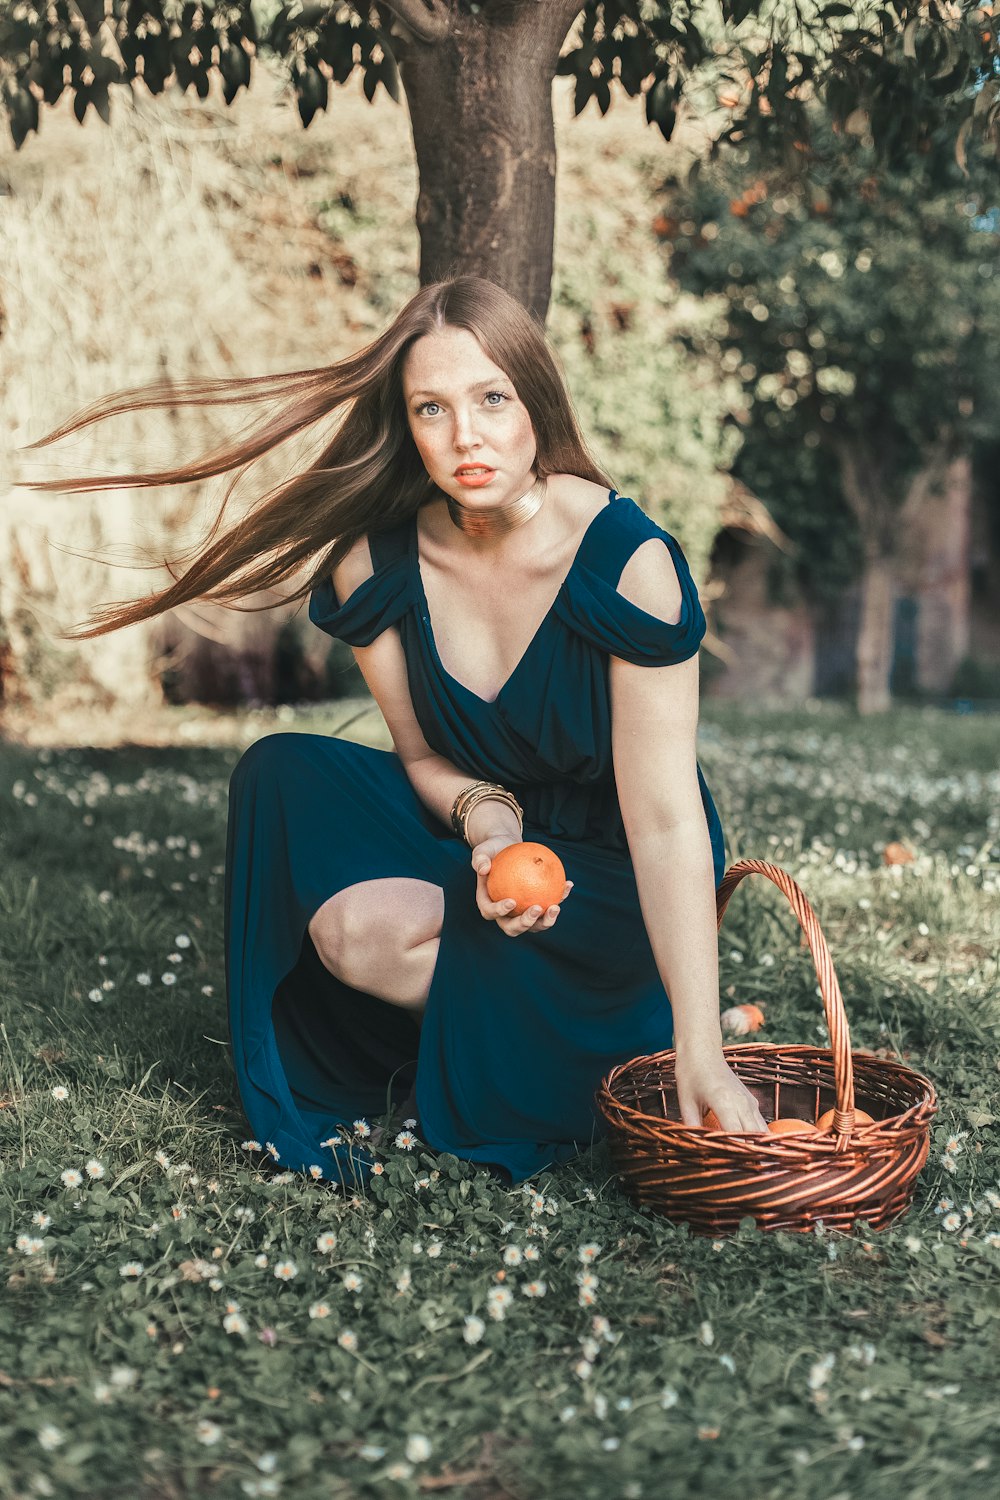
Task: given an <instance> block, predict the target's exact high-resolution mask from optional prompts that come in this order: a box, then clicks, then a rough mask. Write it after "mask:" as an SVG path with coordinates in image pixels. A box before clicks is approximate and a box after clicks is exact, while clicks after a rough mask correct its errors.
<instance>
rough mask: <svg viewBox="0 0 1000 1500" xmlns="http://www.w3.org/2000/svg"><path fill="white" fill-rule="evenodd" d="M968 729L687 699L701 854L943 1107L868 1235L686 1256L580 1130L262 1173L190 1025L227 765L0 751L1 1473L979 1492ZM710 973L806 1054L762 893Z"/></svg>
mask: <svg viewBox="0 0 1000 1500" xmlns="http://www.w3.org/2000/svg"><path fill="white" fill-rule="evenodd" d="M343 718H344V706H343V705H337V707H336V713H335V714H331V715H330V717H329V719H328V721H327V722H326V723H325V724H324V721H323V718H322V715H321V714H320V713H319V712H318V711H316V710H312V711H310V712H309V713H308V714H303V715H301V716H295V718H294V719H293V720H292V722H291V723H289V717H288V711H287V710H286V711H285V714H284V716H283V718H282V719H281V720H280V721H279V722H280V727H282V728H288V727H292V728H295V727H302V728H306V729H309V730H311V731H319V732H330V730H331V729H332V728H334V727H335V724H336V722H338V721H342V720H343ZM255 724H256V725H257V727H258V732H266V731H267V729H268V728H269V727H277V722H276V723H275V724H274V725H269V723H268V722H267V719H266V715H265V716H264V717H263V718H261V717H260V716H258V718H257V719H256V720H255ZM996 739H997V721H996V719H995V718H989V717H985V716H983V717H980V716H976V715H970V716H967V717H964V718H962V717H956V716H952V715H948V714H945V713H941V712H936V711H920V710H901V711H900V712H898V713H894V714H893V715H892V716H891V717H888V718H885V719H881V720H874V721H873V720H868V721H860V720H858V719H857V718H856V717H855V716H854V715H853V714H852V713H851V712H850V711H848V710H845V709H842V708H840V707H839V706H835V705H829V704H816V705H812V706H811V709H810V711H798V712H789V713H781V714H778V713H763V712H761V713H747V712H745V711H741V710H740V709H739V708H738V707H736V706H732V705H724V704H710V705H707V706H706V707H705V709H704V710H703V715H702V726H701V741H700V752H699V753H700V758H701V763H702V766H703V769H704V770H705V774H706V777H707V779H708V781H709V784H710V786H711V787H712V789H713V792H714V794H715V796H716V799H717V801H718V803H719V805H720V811H721V812H722V815H723V821H724V824H725V826H726V830H727V834H728V836H729V840H730V856H731V858H732V859H735V858H738V857H741V856H744V855H747V854H755V855H759V856H761V857H764V858H768V859H771V860H773V861H774V862H775V863H777V864H779V865H782V866H783V867H784V868H785V869H787V870H788V871H789V872H790V873H791V874H792V875H793V876H794V877H795V878H796V879H797V880H798V881H799V882H800V884H801V885H802V887H803V889H804V890H805V892H806V894H807V896H808V897H809V899H810V901H811V903H812V904H813V906H814V907H815V909H816V911H817V914H818V915H819V917H820V920H821V922H822V924H823V930H824V932H825V933H826V936H827V938H828V941H829V943H830V946H831V950H832V953H833V957H834V961H835V963H836V965H837V972H838V975H839V977H840V980H841V984H842V987H843V991H844V996H845V1001H846V1004H847V1008H848V1014H849V1018H850V1022H851V1028H852V1041H853V1044H854V1046H855V1047H867V1048H872V1049H874V1048H879V1047H885V1048H889V1049H891V1051H893V1052H895V1053H898V1054H900V1055H901V1056H902V1057H903V1058H904V1059H906V1060H907V1062H908V1063H909V1064H910V1065H911V1066H912V1067H915V1068H916V1069H918V1070H919V1071H920V1072H923V1073H926V1074H927V1075H928V1076H929V1077H930V1078H931V1079H932V1080H933V1081H934V1084H935V1086H936V1088H937V1091H938V1096H939V1101H940V1111H939V1114H938V1116H937V1118H936V1120H935V1122H934V1125H933V1126H932V1141H931V1155H930V1158H929V1161H928V1164H927V1166H926V1167H925V1169H924V1171H923V1172H922V1174H921V1176H920V1178H919V1180H918V1183H917V1189H916V1195H915V1199H914V1203H913V1206H912V1209H911V1211H910V1212H909V1213H908V1214H907V1215H906V1216H905V1218H903V1219H902V1220H901V1221H899V1222H898V1223H897V1224H896V1225H894V1226H892V1227H891V1228H889V1229H888V1230H886V1231H883V1232H881V1233H877V1234H876V1233H874V1232H872V1231H871V1230H869V1229H868V1228H867V1227H866V1226H860V1227H859V1229H858V1231H857V1232H856V1233H855V1234H853V1235H850V1236H843V1235H832V1234H829V1233H827V1234H823V1235H808V1236H800V1235H793V1234H784V1233H777V1234H764V1233H761V1232H759V1231H757V1230H756V1228H754V1227H753V1226H752V1225H750V1224H745V1225H744V1227H743V1229H741V1230H740V1232H739V1233H738V1234H737V1235H735V1236H733V1237H731V1238H728V1239H725V1240H716V1241H713V1240H711V1239H702V1238H698V1237H696V1236H692V1235H691V1234H689V1232H688V1231H687V1230H686V1228H685V1226H684V1225H682V1224H673V1223H669V1222H667V1221H665V1220H663V1219H661V1218H658V1217H656V1216H653V1215H650V1214H647V1213H642V1212H639V1211H637V1210H636V1209H634V1208H633V1207H632V1206H631V1205H630V1204H629V1203H628V1202H627V1201H626V1200H625V1199H624V1198H623V1196H622V1194H621V1192H620V1190H619V1189H618V1188H617V1186H616V1183H615V1180H614V1178H613V1174H612V1173H611V1170H610V1165H609V1161H608V1158H607V1155H606V1148H605V1147H604V1146H603V1145H599V1146H598V1147H596V1148H595V1150H594V1151H593V1152H591V1153H589V1154H588V1155H586V1156H585V1157H581V1158H580V1159H579V1160H578V1161H576V1162H574V1163H572V1164H571V1165H570V1166H568V1167H564V1168H561V1169H559V1170H558V1171H556V1172H551V1173H545V1174H543V1175H542V1176H541V1177H540V1178H539V1179H538V1180H537V1181H535V1182H532V1183H531V1184H527V1185H524V1187H523V1188H515V1189H513V1190H511V1191H505V1190H504V1189H503V1188H502V1187H501V1186H500V1185H499V1184H497V1183H496V1182H494V1181H493V1180H492V1179H491V1178H489V1177H488V1176H486V1175H485V1174H481V1173H479V1172H477V1171H476V1170H474V1169H473V1168H472V1167H470V1166H467V1165H466V1164H465V1163H463V1162H460V1161H457V1160H455V1159H454V1158H451V1157H447V1156H441V1157H435V1156H434V1155H433V1154H432V1153H430V1152H428V1151H426V1150H425V1149H424V1148H423V1147H422V1145H421V1143H420V1142H419V1141H418V1142H416V1144H415V1145H414V1146H413V1148H412V1149H410V1150H406V1149H404V1148H402V1147H397V1146H395V1144H392V1145H390V1146H389V1147H388V1149H387V1150H386V1151H385V1152H384V1153H383V1157H384V1171H383V1173H382V1175H381V1176H379V1177H376V1178H374V1179H373V1182H372V1185H371V1188H370V1190H369V1191H368V1192H367V1193H366V1194H365V1195H364V1196H354V1197H349V1196H348V1195H346V1194H344V1193H343V1192H337V1191H335V1190H332V1189H331V1188H329V1187H322V1186H317V1185H315V1184H312V1183H310V1182H306V1181H303V1180H300V1179H299V1178H297V1177H291V1178H288V1177H286V1176H284V1175H283V1174H278V1175H277V1176H275V1175H271V1176H267V1175H262V1173H261V1172H260V1171H259V1170H258V1169H257V1166H256V1165H255V1162H256V1160H257V1158H255V1157H254V1156H253V1155H252V1154H251V1153H249V1152H248V1151H246V1150H245V1149H243V1147H242V1145H241V1142H242V1141H243V1139H244V1130H245V1126H244V1124H243V1121H242V1117H241V1115H240V1111H239V1105H238V1100H237V1097H236V1094H235V1090H234V1086H233V1079H232V1073H231V1069H230V1065H229V1055H228V1049H227V1042H226V1023H225V1018H224V980H223V929H222V892H223V882H222V875H223V857H224V848H225V842H224V840H225V816H226V790H227V781H228V776H229V773H230V771H231V769H232V767H233V765H234V764H235V761H236V759H237V757H238V754H239V749H238V747H237V746H236V745H234V744H232V743H230V744H229V745H227V746H226V747H224V748H211V747H208V746H196V747H188V748H155V749H149V748H141V747H135V746H132V747H126V748H122V749H111V748H108V749H92V748H88V747H80V748H73V749H54V748H49V749H46V748H38V747H30V746H23V745H21V746H17V745H6V746H0V789H2V793H0V794H2V797H3V814H2V822H0V827H2V829H3V834H2V843H0V852H2V855H3V858H2V862H0V917H2V924H3V925H2V941H0V979H2V992H0V993H2V1000H0V1019H2V1025H3V1029H2V1032H0V1103H2V1105H3V1108H0V1152H2V1174H0V1219H2V1223H3V1229H4V1231H5V1234H6V1238H5V1239H2V1240H0V1244H3V1246H4V1248H5V1251H6V1261H7V1277H6V1284H5V1286H4V1288H3V1292H2V1294H0V1351H2V1352H0V1494H3V1495H4V1496H8V1495H9V1496H11V1497H21V1496H23V1497H29V1496H30V1497H34V1496H36V1495H56V1496H63V1495H66V1496H88V1497H89V1496H93V1497H97V1496H100V1497H101V1500H117V1497H122V1500H125V1497H128V1500H132V1497H141V1500H173V1497H181V1496H212V1497H229V1496H233V1497H240V1496H243V1495H251V1496H252V1495H273V1494H282V1495H286V1496H288V1495H294V1496H295V1497H296V1500H313V1497H316V1500H319V1497H324V1500H327V1497H331V1500H341V1497H353V1496H363V1497H368V1496H379V1497H381V1496H400V1497H406V1496H416V1495H421V1494H426V1493H431V1494H443V1495H447V1496H449V1497H455V1500H499V1497H506V1496H511V1497H518V1500H529V1497H530V1500H563V1497H566V1500H569V1497H573V1500H577V1497H580V1500H591V1497H592V1500H608V1497H612V1500H631V1497H648V1496H654V1495H655V1496H659V1495H662V1494H664V1493H666V1492H669V1493H670V1494H671V1495H676V1496H678V1497H685V1500H686V1497H689V1496H690V1497H696V1496H710V1495H711V1496H718V1495H731V1494H734V1493H739V1494H741V1495H743V1496H746V1497H748V1500H764V1497H768V1500H770V1497H786V1496H787V1497H793V1496H794V1497H795V1500H900V1497H904V1496H905V1497H907V1500H932V1497H934V1500H936V1497H942V1500H944V1497H951V1496H953V1495H956V1494H961V1495H962V1496H963V1497H967V1500H968V1497H973V1500H975V1497H979V1496H982V1497H986V1496H993V1495H995V1494H996V1491H997V1487H998V1482H1000V1479H998V1474H997V1467H998V1455H997V1447H996V1410H997V1400H998V1394H1000V1393H998V1390H997V1378H996V1367H997V1332H998V1311H1000V1309H998V1303H997V1298H996V1285H997V1271H998V1263H1000V1140H998V1134H997V1129H996V1125H997V1118H998V1117H1000V1079H998V1069H997V1062H996V1058H997V1039H998V1030H1000V1004H998V998H997V994H998V992H997V963H998V946H1000V945H998V918H997V888H998V876H1000V818H998V813H997V808H998V806H1000V796H998V791H1000V778H998V775H997V772H996V769H995V767H996ZM894 840H899V841H903V842H904V843H906V844H907V845H908V846H909V847H910V849H911V850H912V851H913V853H914V854H915V859H914V861H913V862H912V863H910V864H907V865H904V866H896V867H894V868H888V867H886V866H885V865H884V864H883V862H882V859H881V851H882V849H883V848H884V846H885V844H886V843H888V842H890V841H894ZM720 960H721V972H722V987H723V991H724V998H725V1001H726V1003H729V1004H732V1003H734V1002H738V1001H744V1000H746V1001H750V1000H754V1001H758V1002H760V1003H762V1004H763V1006H764V1009H765V1011H766V1015H767V1026H766V1030H765V1032H764V1036H765V1037H766V1038H767V1039H768V1040H771V1041H776V1042H781V1041H789V1042H819V1041H821V1040H822V1037H823V1035H824V1028H823V1018H822V1012H821V1007H820V1002H819V1000H818V998H817V995H816V977H815V973H814V971H813V970H812V967H811V963H810V960H809V955H808V953H807V952H806V951H805V950H804V949H802V948H801V947H800V944H799V942H798V935H797V929H796V928H795V924H794V920H793V918H792V916H791V912H790V910H789V909H788V907H787V903H785V902H784V899H783V898H782V897H781V896H780V895H779V893H778V892H777V891H776V889H775V888H774V887H773V886H772V885H771V884H770V883H769V882H767V881H765V880H763V879H761V878H759V877H754V878H753V879H750V880H747V881H745V882H744V883H743V885H742V886H741V887H740V889H739V891H738V892H737V893H736V895H735V896H734V898H733V900H732V902H731V904H730V907H729V910H728V912H727V914H726V918H725V921H724V923H723V928H722V933H721V941H720ZM164 976H165V977H164ZM147 979H148V983H147V982H145V981H146V980H147ZM168 981H172V982H168ZM373 1123H374V1122H373ZM949 1143H950V1146H949ZM64 1173H70V1174H73V1173H76V1174H79V1183H77V1179H76V1178H75V1177H74V1176H72V1175H70V1176H69V1178H68V1179H64V1178H63V1176H62V1174H64ZM67 1181H68V1183H69V1185H66V1182H67ZM543 1289H544V1290H543ZM505 1292H509V1294H510V1296H509V1301H507V1300H506V1299H505V1298H504V1296H503V1294H504V1293H505ZM532 1292H533V1293H535V1295H531V1293H532Z"/></svg>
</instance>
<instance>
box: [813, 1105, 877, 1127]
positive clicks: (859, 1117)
mask: <svg viewBox="0 0 1000 1500" xmlns="http://www.w3.org/2000/svg"><path fill="white" fill-rule="evenodd" d="M854 1123H855V1125H874V1124H875V1120H874V1118H873V1116H871V1115H870V1114H869V1113H868V1111H867V1110H864V1109H856V1110H855V1111H854ZM816 1129H817V1130H832V1129H833V1110H832V1109H828V1110H827V1112H826V1114H824V1115H820V1117H819V1119H818V1120H817V1121H816Z"/></svg>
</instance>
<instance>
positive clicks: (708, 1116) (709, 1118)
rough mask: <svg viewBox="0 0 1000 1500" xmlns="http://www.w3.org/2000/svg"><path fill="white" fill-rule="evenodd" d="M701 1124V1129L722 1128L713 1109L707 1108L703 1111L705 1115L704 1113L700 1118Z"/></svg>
mask: <svg viewBox="0 0 1000 1500" xmlns="http://www.w3.org/2000/svg"><path fill="white" fill-rule="evenodd" d="M701 1124H702V1129H703V1130H721V1129H722V1126H721V1125H720V1123H719V1117H718V1115H717V1114H716V1113H715V1110H714V1109H709V1110H706V1111H705V1115H704V1117H703V1119H702V1122H701Z"/></svg>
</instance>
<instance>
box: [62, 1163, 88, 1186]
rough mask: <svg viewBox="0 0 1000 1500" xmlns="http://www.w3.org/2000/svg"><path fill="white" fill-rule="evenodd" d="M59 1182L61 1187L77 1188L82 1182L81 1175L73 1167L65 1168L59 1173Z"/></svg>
mask: <svg viewBox="0 0 1000 1500" xmlns="http://www.w3.org/2000/svg"><path fill="white" fill-rule="evenodd" d="M59 1181H60V1182H61V1183H62V1185H63V1187H68V1188H78V1187H79V1186H80V1184H81V1183H82V1182H83V1173H82V1172H78V1171H77V1170H76V1168H75V1167H67V1168H66V1170H65V1171H64V1172H60V1173H59Z"/></svg>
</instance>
